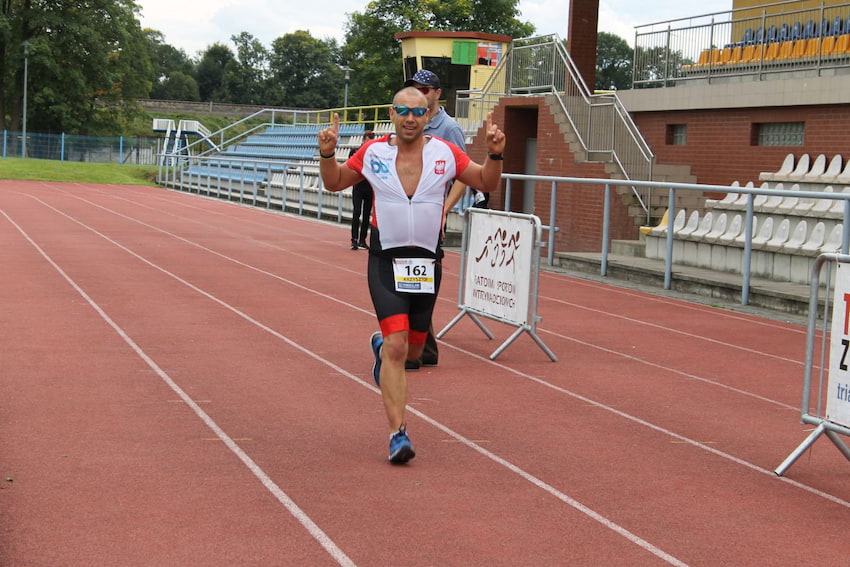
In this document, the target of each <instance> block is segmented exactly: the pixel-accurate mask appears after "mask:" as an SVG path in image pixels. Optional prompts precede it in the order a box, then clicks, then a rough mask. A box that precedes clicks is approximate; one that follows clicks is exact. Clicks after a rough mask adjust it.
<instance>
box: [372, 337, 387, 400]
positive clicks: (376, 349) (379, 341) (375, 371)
mask: <svg viewBox="0 0 850 567" xmlns="http://www.w3.org/2000/svg"><path fill="white" fill-rule="evenodd" d="M369 344H370V345H372V354H374V355H375V364H374V365H373V366H372V378H374V379H375V385H376V386H378V387H379V388H380V387H381V347H382V346H383V345H384V337H382V336H381V332H380V331H375V332H374V333H372V337H371V338H370V339H369Z"/></svg>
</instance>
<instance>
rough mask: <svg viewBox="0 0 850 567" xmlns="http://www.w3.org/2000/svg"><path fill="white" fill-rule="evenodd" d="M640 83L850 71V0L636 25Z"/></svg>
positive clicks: (793, 3) (755, 8)
mask: <svg viewBox="0 0 850 567" xmlns="http://www.w3.org/2000/svg"><path fill="white" fill-rule="evenodd" d="M632 69H633V71H632V72H633V83H634V86H635V87H636V88H640V87H665V86H673V85H676V84H679V83H683V82H688V81H694V80H702V81H705V80H708V81H709V82H719V81H729V80H733V78H735V79H734V80H742V79H741V78H742V77H743V78H746V79H747V80H753V79H754V78H755V79H756V80H763V79H766V78H769V77H770V76H771V75H776V74H777V73H785V74H788V73H792V74H794V75H795V76H802V77H805V76H830V75H836V74H842V73H848V72H850V3H837V2H820V3H819V4H815V3H814V2H800V1H798V0H794V1H791V0H789V1H785V2H775V3H771V4H763V5H759V6H752V7H748V8H740V9H737V10H729V11H727V12H715V13H710V14H702V15H699V16H692V17H690V18H681V19H677V20H669V21H664V22H656V23H653V24H646V25H643V26H638V27H636V28H635V43H634V60H633V66H632Z"/></svg>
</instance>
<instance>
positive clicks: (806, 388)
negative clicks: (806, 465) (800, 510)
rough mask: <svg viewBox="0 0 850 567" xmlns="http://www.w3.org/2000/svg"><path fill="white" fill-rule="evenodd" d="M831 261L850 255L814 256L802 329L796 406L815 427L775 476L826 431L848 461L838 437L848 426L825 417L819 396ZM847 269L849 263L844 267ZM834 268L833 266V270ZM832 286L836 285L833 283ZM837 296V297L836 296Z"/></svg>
mask: <svg viewBox="0 0 850 567" xmlns="http://www.w3.org/2000/svg"><path fill="white" fill-rule="evenodd" d="M824 264H827V268H828V270H827V272H828V275H827V285H826V294H825V299H826V302H825V308H824V312H823V329H822V332H821V345H820V346H821V348H820V360H821V364H820V365H819V368H820V376H819V379H818V385H817V393H816V396H817V397H816V401H817V407H816V409H815V411H814V413H811V408H812V388H813V383H812V368H813V366H814V348H815V335H816V332H817V322H818V313H819V312H818V305H819V294H820V273H821V270H822V267H823V265H824ZM833 264H835V265H836V266H837V265H838V264H850V255H847V254H821V255H820V256H818V257H817V259H816V260H815V263H814V265H813V266H812V278H811V284H810V286H811V291H810V293H809V323H808V329H807V333H806V359H805V363H804V368H803V400H802V404H801V406H800V422H801V423H804V424H808V425H814V426H815V429H814V430H813V431H812V432H811V433H810V434H809V436H808V437H806V439H805V440H804V441H803V442H802V443H801V444H800V445H799V446H798V447H797V448H796V449H794V451H792V452H791V454H790V455H788V457H786V459H785V460H784V461H783V462H782V463H781V464H780V465H779V466H778V467H777V468H776V469H775V470H774V472H775V473H776V474H777V475H778V476H782V475H783V474H785V472H786V471H787V470H788V469H789V468H790V467H791V465H793V464H794V462H795V461H796V460H797V459H799V458H800V457H801V456H802V455H803V453H805V452H806V450H807V449H808V448H809V447H811V446H812V445H813V444H814V442H815V441H817V440H818V438H820V437H821V436H822V435H826V437H827V438H828V439H829V440H830V441H832V443H833V444H834V445H835V446H836V447H837V448H838V450H839V451H840V452H841V454H842V455H844V457H845V458H846V459H847V460H848V461H850V448H848V447H847V445H846V444H845V443H844V441H843V440H842V439H841V437H840V435H844V436H850V426H848V425H846V424H841V423H837V422H835V421H832V420H830V419H828V417H827V415H826V410H824V408H823V400H824V398H825V397H826V395H828V390H829V384H827V390H826V391H825V390H824V371H825V369H829V367H830V363H829V360H828V359H827V347H828V345H829V342H828V341H829V339H828V337H829V333H828V331H829V327H828V323H829V318H830V314H831V310H830V305H829V302H830V298H831V296H830V294H831V292H832V291H833V290H832V289H831V287H832V281H831V280H832V266H833ZM848 269H850V267H848ZM837 272H838V269H837V267H836V274H837ZM835 287H836V290H837V289H838V286H837V285H836V286H835ZM836 300H837V298H836Z"/></svg>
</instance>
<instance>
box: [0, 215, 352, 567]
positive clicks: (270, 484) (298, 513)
mask: <svg viewBox="0 0 850 567" xmlns="http://www.w3.org/2000/svg"><path fill="white" fill-rule="evenodd" d="M54 210H55V209H54ZM0 213H2V214H3V216H5V217H6V219H7V220H8V221H9V222H10V223H11V224H12V225H13V226H14V227H15V228H16V229H17V230H18V232H20V233H21V235H23V237H24V238H25V239H26V240H27V241H28V242H29V243H30V245H32V247H33V248H35V249H36V250H37V251H38V253H39V254H41V256H42V257H44V259H45V260H46V261H47V262H48V263H49V264H50V265H51V266H52V267H53V269H55V270H56V271H57V272H59V275H61V276H62V277H63V278H64V279H65V281H67V282H68V284H69V285H70V286H71V287H72V288H74V290H75V291H76V292H77V293H79V294H80V296H82V298H83V299H84V300H85V301H86V302H87V303H88V304H89V305H90V306H91V308H92V309H94V310H95V311H96V312H97V314H98V315H100V317H101V318H102V319H103V320H104V321H105V322H106V323H107V324H108V325H109V326H110V327H112V329H113V330H114V331H115V332H116V333H117V334H118V336H119V337H121V339H123V340H124V342H125V343H127V345H128V346H129V347H130V348H131V349H132V350H133V351H134V352H135V353H136V354H137V355H138V356H139V358H141V359H142V360H143V361H144V362H145V364H147V365H148V366H149V367H150V368H151V370H153V371H154V372H155V373H156V374H157V375H158V376H159V377H160V378H161V379H162V381H163V382H165V383H166V384H167V385H168V387H169V388H171V389H172V390H173V391H174V392H175V393H176V394H177V395H178V396H179V397H180V399H181V400H183V402H185V403H186V405H188V406H189V407H190V408H192V411H194V412H195V415H197V416H198V417H199V418H200V419H201V421H203V422H204V424H205V425H206V426H207V427H209V428H210V429H211V430H212V431H213V433H215V435H216V437H218V438H219V439H221V441H223V442H224V444H225V445H226V446H227V448H228V449H230V451H231V452H232V453H233V454H234V455H236V456H237V457H238V458H239V460H240V461H242V463H244V464H245V466H246V467H248V470H250V471H251V473H252V474H253V475H254V476H255V477H257V479H258V480H259V481H260V482H261V483H262V484H263V486H265V487H266V489H267V490H268V491H269V492H271V493H272V495H273V496H274V497H275V498H277V500H278V501H279V502H280V503H281V504H283V506H284V507H285V508H286V510H287V511H288V512H289V513H290V514H292V516H294V517H295V519H297V520H298V522H299V523H300V524H301V525H302V526H304V528H305V529H306V530H307V532H308V533H309V534H310V535H311V536H312V537H313V538H314V539H315V540H316V541H318V542H319V544H320V545H321V546H322V547H323V548H324V549H325V551H327V552H328V554H330V556H331V557H333V558H334V560H336V562H337V563H339V564H340V565H345V566H351V567H354V566H355V565H356V564H355V563H354V562H353V561H352V560H351V559H349V557H348V556H347V555H346V554H345V553H344V552H343V551H342V550H341V549H340V548H339V547H338V546H337V545H336V544H335V543H334V542H333V540H331V538H330V537H328V535H327V534H325V532H324V531H322V529H321V528H320V527H319V526H318V525H317V524H316V523H315V522H314V521H313V520H312V519H310V517H309V516H308V515H307V514H306V513H305V512H304V511H303V510H302V509H301V508H300V507H299V506H298V505H297V504H296V503H295V502H294V501H293V500H292V499H291V498H290V497H289V495H287V494H286V493H285V492H284V491H283V490H282V489H281V488H280V487H279V486H278V485H277V484H275V482H274V481H273V480H272V479H271V478H270V477H269V476H268V475H267V474H266V473H265V472H264V471H263V470H262V469H261V468H260V467H259V465H257V463H255V462H254V461H253V459H251V457H249V456H248V454H247V453H245V451H243V450H242V449H241V448H240V447H239V445H237V444H236V442H235V441H233V439H232V438H231V437H230V436H229V435H228V434H227V433H225V431H224V430H223V429H222V428H221V427H219V425H218V424H217V423H216V422H215V421H213V419H212V418H211V417H210V416H209V415H208V414H207V413H206V412H205V411H204V410H202V409H201V407H200V406H199V405H198V404H197V403H196V402H195V401H194V400H192V398H191V397H190V396H189V395H188V394H186V392H184V391H183V389H182V388H181V387H180V386H178V385H177V383H176V382H174V380H172V379H171V377H170V376H169V375H168V374H167V373H166V372H165V371H164V370H162V368H160V367H159V365H158V364H157V363H156V362H155V361H154V360H153V359H152V358H151V357H149V356H148V355H147V353H145V351H143V350H142V349H141V347H139V345H137V344H136V342H135V341H133V339H132V338H130V337H129V336H128V335H127V333H125V332H124V330H123V329H122V328H121V327H120V326H119V325H118V324H117V323H115V321H113V320H112V318H110V317H109V315H107V314H106V312H105V311H104V310H103V309H102V308H101V307H100V305H98V304H97V303H96V302H95V301H94V300H93V299H92V298H91V297H89V295H88V294H87V293H86V292H85V291H84V290H83V289H82V288H81V287H80V286H79V285H78V284H77V282H76V281H74V280H73V279H72V278H71V277H70V276H69V275H68V274H67V273H65V271H64V270H63V269H62V268H61V267H60V266H59V265H58V264H57V263H56V262H55V261H54V260H53V258H51V257H50V256H48V255H47V253H46V252H45V251H44V250H43V249H42V248H41V247H40V246H39V245H38V244H37V243H36V242H35V241H34V240H33V239H32V238H30V236H29V234H27V232H26V231H24V229H23V228H21V227H20V226H19V225H18V224H17V223H16V222H15V221H14V220H12V218H11V217H9V215H8V214H6V211H4V210H2V209H0ZM72 220H73V219H72ZM82 226H85V225H82ZM86 228H88V227H86ZM89 230H91V229H90V228H89ZM94 232H96V231H94ZM96 233H97V232H96ZM97 234H99V235H100V233H97ZM100 236H101V237H103V235H100ZM106 240H109V239H108V238H107V239H106ZM113 244H116V243H114V242H113ZM119 246H120V245H119ZM121 248H123V247H121ZM125 250H126V249H125Z"/></svg>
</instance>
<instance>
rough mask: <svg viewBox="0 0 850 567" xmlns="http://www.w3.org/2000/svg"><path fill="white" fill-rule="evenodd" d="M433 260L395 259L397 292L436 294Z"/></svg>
mask: <svg viewBox="0 0 850 567" xmlns="http://www.w3.org/2000/svg"><path fill="white" fill-rule="evenodd" d="M435 263H436V260H434V259H431V258H393V276H394V277H393V279H394V280H395V290H396V291H401V292H404V293H434V265H435Z"/></svg>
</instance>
